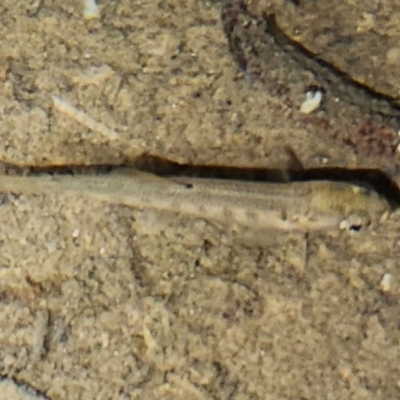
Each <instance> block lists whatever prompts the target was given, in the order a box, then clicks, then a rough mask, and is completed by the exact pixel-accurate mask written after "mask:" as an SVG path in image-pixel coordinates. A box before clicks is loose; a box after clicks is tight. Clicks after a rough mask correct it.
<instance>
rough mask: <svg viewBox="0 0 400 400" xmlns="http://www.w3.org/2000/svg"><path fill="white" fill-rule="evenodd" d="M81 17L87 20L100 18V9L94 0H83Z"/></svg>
mask: <svg viewBox="0 0 400 400" xmlns="http://www.w3.org/2000/svg"><path fill="white" fill-rule="evenodd" d="M83 17H84V18H85V19H87V20H89V19H99V18H100V10H99V7H98V6H97V4H96V1H95V0H85V8H84V10H83Z"/></svg>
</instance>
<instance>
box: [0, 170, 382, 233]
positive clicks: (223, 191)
mask: <svg viewBox="0 0 400 400" xmlns="http://www.w3.org/2000/svg"><path fill="white" fill-rule="evenodd" d="M0 190H1V191H12V192H17V193H48V192H61V193H62V192H76V193H79V194H81V195H85V196H88V197H92V198H95V199H99V200H104V201H107V202H110V203H117V204H124V205H127V206H131V207H135V208H139V209H155V210H161V211H169V212H177V213H181V214H184V215H191V216H194V217H197V218H205V219H209V220H213V221H219V222H222V223H226V224H231V225H238V226H243V227H246V228H254V229H257V230H258V229H277V230H282V231H311V230H330V229H340V228H352V225H354V224H355V225H357V226H358V225H361V226H362V227H363V226H365V225H370V224H374V223H376V222H378V221H381V220H383V219H385V218H386V217H387V216H388V214H389V211H390V207H389V205H388V203H387V201H386V200H385V199H383V198H381V197H380V196H379V195H378V194H377V193H376V192H374V191H373V190H370V189H368V188H364V187H362V186H358V185H354V184H350V183H344V182H332V181H309V182H290V183H265V182H247V181H233V180H221V179H203V178H185V177H168V178H164V177H158V176H155V175H152V174H149V173H143V172H139V171H137V172H131V173H129V174H126V173H121V174H119V173H112V174H109V175H93V176H91V175H73V176H71V175H52V176H26V177H15V176H6V175H3V176H0Z"/></svg>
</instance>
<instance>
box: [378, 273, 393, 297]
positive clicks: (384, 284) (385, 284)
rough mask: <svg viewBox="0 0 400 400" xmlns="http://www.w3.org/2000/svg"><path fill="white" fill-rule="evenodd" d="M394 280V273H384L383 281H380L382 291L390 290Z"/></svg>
mask: <svg viewBox="0 0 400 400" xmlns="http://www.w3.org/2000/svg"><path fill="white" fill-rule="evenodd" d="M391 281H392V274H389V273H388V272H387V273H386V274H384V275H383V277H382V280H381V283H380V289H381V291H382V292H384V293H387V292H390V283H391Z"/></svg>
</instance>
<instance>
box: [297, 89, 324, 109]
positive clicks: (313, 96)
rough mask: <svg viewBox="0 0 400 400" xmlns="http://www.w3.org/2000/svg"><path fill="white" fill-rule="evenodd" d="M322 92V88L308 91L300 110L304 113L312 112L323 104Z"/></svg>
mask: <svg viewBox="0 0 400 400" xmlns="http://www.w3.org/2000/svg"><path fill="white" fill-rule="evenodd" d="M321 101H322V92H321V91H320V90H316V91H309V92H307V93H306V100H305V101H304V102H303V104H302V105H301V106H300V112H301V113H302V114H311V113H312V112H313V111H315V110H316V109H317V108H318V107H319V106H320V104H321Z"/></svg>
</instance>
